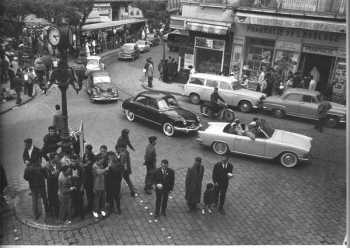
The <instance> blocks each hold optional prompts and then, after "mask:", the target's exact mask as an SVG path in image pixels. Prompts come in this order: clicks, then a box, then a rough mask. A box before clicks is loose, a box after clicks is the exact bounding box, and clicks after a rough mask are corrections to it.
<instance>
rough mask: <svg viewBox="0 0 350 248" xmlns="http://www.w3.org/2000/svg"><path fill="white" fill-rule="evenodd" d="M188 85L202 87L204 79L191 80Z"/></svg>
mask: <svg viewBox="0 0 350 248" xmlns="http://www.w3.org/2000/svg"><path fill="white" fill-rule="evenodd" d="M190 84H197V85H204V79H202V78H191V80H190Z"/></svg>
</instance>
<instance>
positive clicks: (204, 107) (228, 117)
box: [200, 102, 235, 122]
mask: <svg viewBox="0 0 350 248" xmlns="http://www.w3.org/2000/svg"><path fill="white" fill-rule="evenodd" d="M200 112H201V115H202V116H205V117H208V118H210V119H219V120H223V121H226V122H232V121H234V119H235V113H234V112H233V110H232V109H230V108H229V107H228V105H227V104H220V110H219V111H214V110H213V109H212V106H211V104H210V103H209V102H204V103H202V104H201V106H200Z"/></svg>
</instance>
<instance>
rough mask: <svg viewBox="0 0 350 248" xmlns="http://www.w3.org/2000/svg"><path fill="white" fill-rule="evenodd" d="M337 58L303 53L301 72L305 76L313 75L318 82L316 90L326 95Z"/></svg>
mask: <svg viewBox="0 0 350 248" xmlns="http://www.w3.org/2000/svg"><path fill="white" fill-rule="evenodd" d="M334 60H335V57H331V56H326V55H319V54H311V53H302V55H301V60H300V66H299V70H300V71H301V72H302V74H303V75H309V74H311V75H313V76H314V79H315V80H316V81H317V87H316V90H318V91H320V92H322V93H325V92H326V91H327V86H328V82H329V77H330V75H331V70H332V65H333V64H334Z"/></svg>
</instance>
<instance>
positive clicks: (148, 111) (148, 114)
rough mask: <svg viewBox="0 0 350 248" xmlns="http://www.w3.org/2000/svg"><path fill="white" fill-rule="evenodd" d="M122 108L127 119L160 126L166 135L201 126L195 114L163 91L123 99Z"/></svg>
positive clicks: (148, 92) (188, 130) (192, 130)
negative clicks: (137, 119) (140, 120)
mask: <svg viewBox="0 0 350 248" xmlns="http://www.w3.org/2000/svg"><path fill="white" fill-rule="evenodd" d="M122 110H123V112H124V113H125V115H126V118H127V119H128V120H129V121H134V120H135V119H136V118H139V119H142V120H145V121H148V122H151V123H154V124H156V125H159V126H161V128H162V131H163V133H164V134H165V135H166V136H173V135H174V134H175V132H184V133H189V132H194V131H198V129H199V128H200V127H201V124H200V119H199V117H198V116H197V115H196V114H194V113H192V112H191V111H188V110H186V109H183V108H181V107H180V106H179V105H178V103H177V101H176V99H175V97H174V96H172V95H170V94H167V93H163V92H157V91H144V92H141V93H139V94H138V95H137V96H136V97H131V98H129V99H127V100H125V101H124V102H123V104H122Z"/></svg>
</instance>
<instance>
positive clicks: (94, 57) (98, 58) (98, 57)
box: [86, 56, 101, 60]
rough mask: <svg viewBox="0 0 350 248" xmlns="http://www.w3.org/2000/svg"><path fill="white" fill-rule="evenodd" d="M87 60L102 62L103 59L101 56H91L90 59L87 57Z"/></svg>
mask: <svg viewBox="0 0 350 248" xmlns="http://www.w3.org/2000/svg"><path fill="white" fill-rule="evenodd" d="M86 59H87V60H89V59H97V60H100V59H101V57H100V56H89V57H87V58H86Z"/></svg>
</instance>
